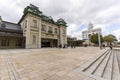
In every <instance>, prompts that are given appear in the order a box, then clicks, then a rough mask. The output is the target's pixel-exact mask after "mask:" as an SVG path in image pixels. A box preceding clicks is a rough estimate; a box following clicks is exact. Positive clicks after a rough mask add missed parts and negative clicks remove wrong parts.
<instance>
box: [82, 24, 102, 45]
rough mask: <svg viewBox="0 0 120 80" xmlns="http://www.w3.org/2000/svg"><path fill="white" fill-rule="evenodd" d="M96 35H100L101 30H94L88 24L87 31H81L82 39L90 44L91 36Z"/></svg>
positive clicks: (91, 25)
mask: <svg viewBox="0 0 120 80" xmlns="http://www.w3.org/2000/svg"><path fill="white" fill-rule="evenodd" d="M96 33H102V29H101V28H94V26H93V24H92V23H91V22H89V24H88V30H85V31H82V39H83V40H84V41H86V42H88V43H90V42H91V41H90V39H91V35H93V34H96Z"/></svg>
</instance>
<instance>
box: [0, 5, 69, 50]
mask: <svg viewBox="0 0 120 80" xmlns="http://www.w3.org/2000/svg"><path fill="white" fill-rule="evenodd" d="M23 13H24V14H23V16H22V18H21V19H20V21H19V22H18V24H16V25H17V26H18V27H19V31H21V36H22V37H23V38H25V39H22V40H23V41H24V43H23V42H22V44H24V47H25V48H41V47H58V46H59V45H61V46H62V47H63V46H64V45H67V35H66V29H67V28H66V27H67V25H66V22H65V21H64V20H63V19H62V18H60V19H58V20H57V22H55V21H54V20H53V19H52V17H48V16H46V15H44V14H43V13H42V12H41V11H40V10H39V9H38V7H36V6H34V5H32V4H30V5H29V6H27V7H26V8H25V9H24V12H23ZM8 26H9V25H8ZM18 27H17V28H18ZM0 39H2V38H0Z"/></svg>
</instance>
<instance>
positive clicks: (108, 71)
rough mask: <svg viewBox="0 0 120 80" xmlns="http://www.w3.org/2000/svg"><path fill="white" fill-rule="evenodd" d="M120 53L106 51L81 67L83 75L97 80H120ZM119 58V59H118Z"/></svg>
mask: <svg viewBox="0 0 120 80" xmlns="http://www.w3.org/2000/svg"><path fill="white" fill-rule="evenodd" d="M118 53H119V54H120V51H116V50H106V51H104V52H103V53H102V54H100V55H99V56H97V57H96V58H93V59H91V60H89V61H88V62H87V63H85V64H83V65H82V66H81V73H83V74H85V75H87V76H89V77H92V78H94V79H95V80H120V68H119V61H120V57H118V56H117V54H118ZM118 58H119V59H118Z"/></svg>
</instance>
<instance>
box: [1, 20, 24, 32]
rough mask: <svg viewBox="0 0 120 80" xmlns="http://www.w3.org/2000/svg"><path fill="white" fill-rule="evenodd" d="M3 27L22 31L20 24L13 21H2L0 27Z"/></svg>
mask: <svg viewBox="0 0 120 80" xmlns="http://www.w3.org/2000/svg"><path fill="white" fill-rule="evenodd" d="M2 25H3V26H2ZM2 27H4V28H5V29H9V30H17V31H22V29H21V27H20V25H18V24H15V23H11V22H7V21H2V24H1V25H0V28H2Z"/></svg>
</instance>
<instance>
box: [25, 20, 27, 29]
mask: <svg viewBox="0 0 120 80" xmlns="http://www.w3.org/2000/svg"><path fill="white" fill-rule="evenodd" d="M25 28H27V20H25Z"/></svg>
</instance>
